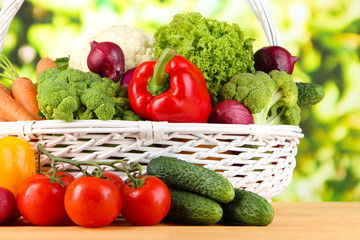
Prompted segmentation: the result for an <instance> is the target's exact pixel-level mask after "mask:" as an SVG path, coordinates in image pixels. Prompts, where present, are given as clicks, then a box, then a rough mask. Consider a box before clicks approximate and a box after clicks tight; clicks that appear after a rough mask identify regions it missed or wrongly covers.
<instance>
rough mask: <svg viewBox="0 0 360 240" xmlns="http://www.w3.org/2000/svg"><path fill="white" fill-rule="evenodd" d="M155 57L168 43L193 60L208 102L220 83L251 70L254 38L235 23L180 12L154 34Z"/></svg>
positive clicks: (213, 97) (193, 13) (216, 98)
mask: <svg viewBox="0 0 360 240" xmlns="http://www.w3.org/2000/svg"><path fill="white" fill-rule="evenodd" d="M154 37H155V40H156V42H155V43H154V48H155V57H156V58H158V57H160V55H161V53H162V52H163V51H164V50H165V49H166V48H167V47H172V48H174V49H175V51H176V53H177V54H178V55H182V56H184V57H185V58H187V59H188V60H190V61H191V62H193V63H194V64H195V65H196V66H197V67H198V68H199V69H200V70H201V71H202V73H203V75H204V78H205V80H206V82H207V86H208V90H209V93H210V96H211V99H212V103H213V104H216V103H217V102H218V101H219V99H218V97H219V94H220V90H221V87H222V86H223V85H224V84H225V83H227V82H228V81H229V80H230V79H231V78H232V77H233V76H234V75H236V74H238V73H243V72H254V71H255V69H254V59H253V46H252V43H253V41H254V39H252V38H245V36H244V33H243V31H242V30H241V28H240V26H239V25H238V24H235V23H233V24H230V23H227V22H222V21H218V20H215V19H209V18H205V17H203V16H202V15H201V14H200V13H197V12H190V13H180V14H177V15H175V16H174V17H173V20H172V21H171V22H170V23H169V24H167V25H163V26H161V27H159V28H158V29H157V31H156V32H155V34H154Z"/></svg>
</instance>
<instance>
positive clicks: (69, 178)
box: [56, 172, 75, 188]
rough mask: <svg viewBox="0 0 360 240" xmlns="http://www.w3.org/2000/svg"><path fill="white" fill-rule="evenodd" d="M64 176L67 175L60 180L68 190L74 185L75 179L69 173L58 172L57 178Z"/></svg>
mask: <svg viewBox="0 0 360 240" xmlns="http://www.w3.org/2000/svg"><path fill="white" fill-rule="evenodd" d="M62 175H65V176H64V177H61V178H60V180H61V181H62V182H63V184H64V187H65V188H67V187H68V186H69V185H70V183H72V182H73V181H75V177H74V176H73V175H71V174H70V173H67V172H56V176H57V177H60V176H62Z"/></svg>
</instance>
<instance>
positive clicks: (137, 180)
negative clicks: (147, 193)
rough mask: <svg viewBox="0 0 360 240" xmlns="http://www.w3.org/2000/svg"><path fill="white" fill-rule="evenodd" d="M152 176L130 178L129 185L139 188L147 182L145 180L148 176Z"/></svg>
mask: <svg viewBox="0 0 360 240" xmlns="http://www.w3.org/2000/svg"><path fill="white" fill-rule="evenodd" d="M149 177H152V176H142V177H141V178H137V177H134V178H132V179H129V180H130V181H129V183H128V186H129V187H131V188H139V187H141V186H143V185H144V184H145V181H146V179H147V178H149Z"/></svg>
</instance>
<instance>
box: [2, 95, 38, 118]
mask: <svg viewBox="0 0 360 240" xmlns="http://www.w3.org/2000/svg"><path fill="white" fill-rule="evenodd" d="M0 103H1V104H0V116H6V119H7V120H8V121H29V120H34V116H33V115H31V113H29V112H28V111H27V110H26V109H25V108H23V107H22V106H21V105H20V103H18V102H17V101H15V99H13V98H12V97H10V96H9V95H7V94H6V93H4V92H3V91H0Z"/></svg>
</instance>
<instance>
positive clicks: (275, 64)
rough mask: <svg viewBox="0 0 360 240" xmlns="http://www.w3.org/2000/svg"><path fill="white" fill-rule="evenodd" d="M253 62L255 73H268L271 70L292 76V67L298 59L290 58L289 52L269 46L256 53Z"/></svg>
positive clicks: (278, 47)
mask: <svg viewBox="0 0 360 240" xmlns="http://www.w3.org/2000/svg"><path fill="white" fill-rule="evenodd" d="M254 61H255V65H254V67H255V70H256V71H263V72H266V73H269V72H271V71H272V70H279V71H285V72H287V73H288V74H292V73H293V71H294V65H295V63H296V62H297V61H299V58H298V57H295V56H292V55H291V54H290V52H289V51H288V50H286V49H285V48H283V47H280V46H269V47H263V48H261V49H259V50H258V51H256V52H255V54H254Z"/></svg>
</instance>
